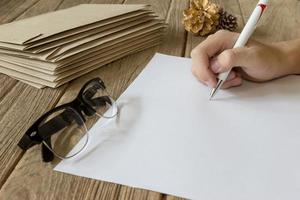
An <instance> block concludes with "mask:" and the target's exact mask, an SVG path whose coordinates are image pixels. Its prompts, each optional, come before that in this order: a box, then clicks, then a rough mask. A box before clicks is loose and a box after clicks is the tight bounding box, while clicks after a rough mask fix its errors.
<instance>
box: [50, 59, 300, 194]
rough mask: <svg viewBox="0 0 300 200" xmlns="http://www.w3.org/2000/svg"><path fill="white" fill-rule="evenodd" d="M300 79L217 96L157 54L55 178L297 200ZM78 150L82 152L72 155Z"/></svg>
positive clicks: (186, 67)
mask: <svg viewBox="0 0 300 200" xmlns="http://www.w3.org/2000/svg"><path fill="white" fill-rule="evenodd" d="M299 88H300V77H299V76H289V77H286V78H282V79H278V80H275V81H271V82H268V83H264V84H257V83H250V82H245V83H244V84H243V86H241V87H238V88H233V89H229V90H224V91H220V93H218V94H217V96H216V97H215V100H213V101H209V100H208V98H209V94H210V89H209V88H207V87H206V86H204V85H202V84H201V83H200V82H199V81H197V80H196V78H194V77H193V75H192V73H191V60H190V59H188V58H179V57H173V56H167V55H162V54H156V55H155V56H154V57H153V59H152V60H151V61H150V63H149V64H148V65H147V66H146V68H145V69H144V71H143V72H142V73H141V74H140V75H139V76H138V77H137V78H136V80H135V81H134V82H133V83H132V84H131V85H130V86H129V87H128V88H127V90H126V91H125V92H124V93H123V94H122V95H121V96H120V98H119V99H118V104H119V107H120V113H119V116H118V117H117V118H115V119H113V120H103V119H100V120H99V121H98V122H97V123H96V124H95V125H94V126H93V128H92V129H91V130H90V131H89V134H90V140H89V143H88V146H87V148H86V149H85V150H84V151H83V152H82V153H80V154H79V155H78V156H76V157H74V158H71V159H67V160H63V161H61V162H60V163H59V164H58V165H57V166H56V168H55V170H57V171H61V172H66V173H70V174H75V175H78V176H84V177H89V178H93V179H98V180H104V181H109V182H114V183H120V184H124V185H129V186H134V187H138V188H144V189H150V190H154V191H158V192H162V193H167V194H172V195H176V196H180V197H185V198H190V199H200V200H202V199H203V200H220V199H222V200H253V199H255V200H268V199H270V200H279V199H280V200H286V199H288V200H299V199H300V159H299V155H300V125H299V119H300V101H299V100H300V93H299V91H300V89H299ZM75 148H76V147H75Z"/></svg>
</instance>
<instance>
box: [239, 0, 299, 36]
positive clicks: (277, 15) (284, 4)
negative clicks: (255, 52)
mask: <svg viewBox="0 0 300 200" xmlns="http://www.w3.org/2000/svg"><path fill="white" fill-rule="evenodd" d="M239 2H240V5H241V10H242V13H243V16H244V18H245V20H247V19H248V18H249V16H250V15H251V13H252V11H253V9H254V8H255V6H256V4H257V1H256V0H239ZM299 11H300V1H298V0H286V1H280V0H271V1H270V3H269V6H268V8H267V10H266V12H265V13H264V15H263V16H262V18H261V21H260V22H259V24H258V26H257V28H256V31H255V33H254V35H253V37H254V38H256V39H259V40H262V41H269V42H277V41H285V40H291V39H295V38H299V37H300V20H299V19H300V12H299Z"/></svg>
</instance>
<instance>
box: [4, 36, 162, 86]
mask: <svg viewBox="0 0 300 200" xmlns="http://www.w3.org/2000/svg"><path fill="white" fill-rule="evenodd" d="M160 36H161V34H160V35H153V36H151V37H150V38H143V39H142V40H140V41H136V42H131V43H127V44H126V45H122V46H118V47H116V48H113V49H111V50H109V51H104V52H101V54H100V53H99V54H98V56H97V57H94V59H88V60H86V61H84V62H78V63H76V64H75V65H74V66H72V68H69V69H67V70H65V71H62V72H60V73H59V74H56V75H51V74H47V73H44V72H41V71H37V70H32V69H29V68H25V67H23V66H21V65H16V64H12V63H9V62H6V61H3V60H0V66H3V67H4V68H8V69H12V70H14V71H17V72H20V73H24V74H28V75H31V76H35V77H37V78H42V79H44V80H47V81H52V82H54V81H59V80H61V79H63V78H66V77H68V76H71V75H73V74H75V73H77V72H79V71H82V70H85V69H87V68H88V67H89V66H90V65H94V64H97V63H99V62H101V61H102V60H105V59H107V57H113V56H114V55H116V54H120V53H122V52H124V53H126V52H127V51H128V49H129V50H131V49H134V48H136V47H139V46H143V45H148V44H149V43H150V42H158V41H159V40H160V38H161V37H160Z"/></svg>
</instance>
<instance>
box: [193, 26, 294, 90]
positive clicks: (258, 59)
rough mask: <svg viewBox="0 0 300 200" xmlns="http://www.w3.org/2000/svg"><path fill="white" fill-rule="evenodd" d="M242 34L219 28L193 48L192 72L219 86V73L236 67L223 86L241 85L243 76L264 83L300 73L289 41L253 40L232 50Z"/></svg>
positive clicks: (201, 78)
mask: <svg viewBox="0 0 300 200" xmlns="http://www.w3.org/2000/svg"><path fill="white" fill-rule="evenodd" d="M238 36H239V34H238V33H232V32H229V31H218V32H217V33H215V34H213V35H210V36H209V37H208V38H207V39H206V40H205V41H203V42H201V43H200V44H199V45H198V46H197V47H196V48H194V49H193V50H192V52H191V57H192V72H193V74H194V75H195V76H196V77H197V78H198V79H199V80H200V81H201V82H203V83H204V84H206V85H208V86H210V87H212V88H215V87H216V84H217V75H218V74H219V73H222V72H226V71H228V70H230V68H232V67H234V68H233V69H232V71H231V72H230V74H229V76H228V78H227V80H226V81H225V82H224V84H223V86H222V88H229V87H233V86H239V85H241V84H242V78H244V79H247V80H251V81H256V82H263V81H268V80H272V79H275V78H278V77H282V76H285V75H288V74H295V73H296V72H295V66H294V65H293V64H292V63H291V59H289V58H290V56H289V48H288V46H289V45H288V44H286V43H284V42H280V43H261V42H258V41H255V40H250V41H249V42H248V43H247V45H246V46H245V47H241V48H234V49H232V48H233V46H234V44H235V41H236V40H237V38H238ZM298 57H299V56H298Z"/></svg>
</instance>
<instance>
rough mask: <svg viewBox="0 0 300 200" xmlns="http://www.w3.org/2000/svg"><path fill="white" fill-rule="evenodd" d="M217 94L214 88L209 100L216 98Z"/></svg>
mask: <svg viewBox="0 0 300 200" xmlns="http://www.w3.org/2000/svg"><path fill="white" fill-rule="evenodd" d="M215 92H216V88H213V89H212V91H211V93H210V96H209V100H210V101H211V100H212V99H213V98H214V96H215Z"/></svg>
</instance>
